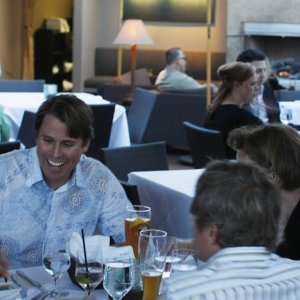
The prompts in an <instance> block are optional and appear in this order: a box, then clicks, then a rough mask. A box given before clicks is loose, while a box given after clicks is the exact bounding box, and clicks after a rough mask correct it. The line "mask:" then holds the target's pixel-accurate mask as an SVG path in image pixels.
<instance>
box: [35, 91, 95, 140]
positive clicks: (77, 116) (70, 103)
mask: <svg viewBox="0 0 300 300" xmlns="http://www.w3.org/2000/svg"><path fill="white" fill-rule="evenodd" d="M47 114H50V115H53V116H55V117H56V118H58V119H59V120H60V121H61V122H63V123H65V124H66V126H67V128H68V131H69V136H70V137H73V138H81V139H82V140H83V142H84V143H86V142H87V141H89V140H90V139H92V138H93V136H94V129H93V112H92V110H91V108H90V107H89V106H88V105H87V104H86V103H85V102H84V101H82V100H80V99H79V98H77V97H76V96H75V95H69V94H61V95H55V96H51V97H49V98H48V99H47V100H46V101H44V102H43V103H42V105H41V106H40V107H39V109H38V111H37V113H36V117H35V130H36V132H37V133H38V132H39V129H40V128H41V126H42V123H43V120H44V117H45V115H47Z"/></svg>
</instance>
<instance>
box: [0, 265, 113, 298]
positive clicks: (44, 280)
mask: <svg viewBox="0 0 300 300" xmlns="http://www.w3.org/2000/svg"><path fill="white" fill-rule="evenodd" d="M21 270H22V271H23V273H25V274H26V275H27V276H28V277H29V278H30V279H33V280H35V281H37V282H39V283H41V284H42V285H43V286H44V287H45V288H46V289H47V290H50V291H51V290H53V288H54V280H53V278H52V277H51V276H50V275H49V274H48V273H47V272H46V271H45V270H44V268H43V267H42V266H40V267H31V268H24V269H21ZM11 273H12V274H13V276H14V273H15V270H12V272H11ZM15 276H16V278H17V275H15ZM18 282H21V283H22V286H23V287H28V289H27V297H26V298H25V299H28V300H29V299H32V298H33V297H34V296H35V295H37V294H39V292H40V291H39V290H38V289H37V288H35V287H30V286H29V285H28V284H27V282H26V281H23V280H22V279H18ZM58 288H59V289H60V290H62V291H67V292H68V296H66V297H64V298H61V299H70V300H71V299H72V300H77V299H78V300H79V299H83V297H84V296H85V295H87V294H86V293H85V292H84V291H83V290H81V289H80V288H79V287H77V286H76V285H74V284H73V283H72V282H71V280H70V278H69V275H68V274H67V273H65V274H64V275H63V276H62V278H61V279H59V280H58ZM92 296H93V297H92V298H91V299H101V300H102V299H103V300H107V299H108V296H107V293H106V291H105V290H103V289H99V290H95V291H93V292H92ZM0 299H6V300H15V299H18V300H21V297H20V295H19V292H18V291H16V292H14V291H13V290H12V291H11V293H9V295H6V296H5V297H2V298H1V292H0ZM23 299H24V298H23Z"/></svg>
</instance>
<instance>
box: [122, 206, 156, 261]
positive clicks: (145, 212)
mask: <svg viewBox="0 0 300 300" xmlns="http://www.w3.org/2000/svg"><path fill="white" fill-rule="evenodd" d="M150 222H151V208H150V207H149V206H144V205H133V206H128V207H127V209H126V218H125V236H126V244H127V245H130V246H132V248H133V252H134V255H135V258H136V259H137V258H138V243H139V233H140V231H141V230H143V229H149V228H150V225H151V224H150Z"/></svg>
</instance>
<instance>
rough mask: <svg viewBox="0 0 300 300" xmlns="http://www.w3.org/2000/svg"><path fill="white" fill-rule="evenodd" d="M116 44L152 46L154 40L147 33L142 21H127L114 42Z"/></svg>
mask: <svg viewBox="0 0 300 300" xmlns="http://www.w3.org/2000/svg"><path fill="white" fill-rule="evenodd" d="M114 44H119V45H122V44H123V45H134V44H135V45H151V44H153V40H152V38H151V37H150V35H149V34H148V32H147V31H146V28H145V25H144V23H143V21H142V20H137V19H130V20H126V21H125V22H124V24H123V26H122V28H121V30H120V32H119V34H118V35H117V37H116V39H115V40H114Z"/></svg>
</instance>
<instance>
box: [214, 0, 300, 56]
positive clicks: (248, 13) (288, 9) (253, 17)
mask: <svg viewBox="0 0 300 300" xmlns="http://www.w3.org/2000/svg"><path fill="white" fill-rule="evenodd" d="M218 1H222V0H218ZM299 4H300V2H299V0H288V1H282V0H251V1H249V0H238V1H237V0H227V36H226V53H227V54H226V61H227V62H230V61H233V60H235V59H236V57H237V55H238V53H239V52H241V51H242V50H243V49H244V48H245V47H246V43H245V36H244V33H243V22H270V23H299V21H300V9H299ZM299 40H300V38H299ZM269 48H270V47H269ZM297 48H298V47H297ZM298 49H299V48H298ZM298 49H297V52H299V51H298ZM295 51H296V50H295ZM266 54H268V53H266ZM277 54H278V53H277ZM282 56H285V53H282Z"/></svg>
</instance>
